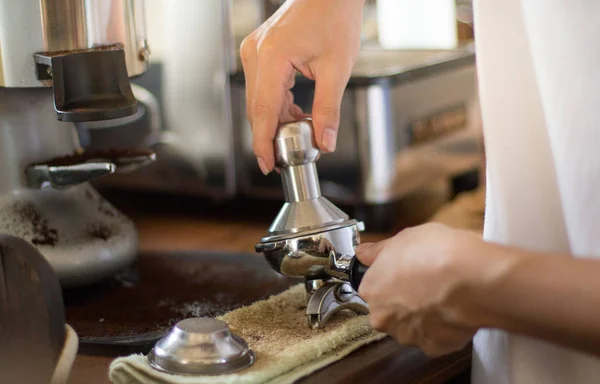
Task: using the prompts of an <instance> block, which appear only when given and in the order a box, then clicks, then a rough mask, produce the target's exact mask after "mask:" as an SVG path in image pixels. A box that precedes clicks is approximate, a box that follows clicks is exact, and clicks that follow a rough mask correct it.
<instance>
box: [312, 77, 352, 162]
mask: <svg viewBox="0 0 600 384" xmlns="http://www.w3.org/2000/svg"><path fill="white" fill-rule="evenodd" d="M340 72H342V71H339V70H338V69H336V68H331V69H329V70H326V71H323V72H317V75H318V77H316V76H315V98H314V102H313V108H312V119H313V124H314V128H315V141H316V142H317V145H318V146H319V148H320V149H321V150H322V151H324V152H333V151H335V147H336V142H337V134H338V128H339V125H340V107H341V104H342V96H343V95H344V89H345V88H346V84H347V83H348V78H349V76H350V75H349V73H348V74H347V75H345V74H340Z"/></svg>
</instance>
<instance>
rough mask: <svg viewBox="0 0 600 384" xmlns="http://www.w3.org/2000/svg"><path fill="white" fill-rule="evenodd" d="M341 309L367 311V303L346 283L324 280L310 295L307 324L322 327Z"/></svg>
mask: <svg viewBox="0 0 600 384" xmlns="http://www.w3.org/2000/svg"><path fill="white" fill-rule="evenodd" d="M342 309H349V310H352V311H354V312H356V313H358V314H360V315H367V314H368V313H369V306H368V305H367V303H366V302H365V301H364V300H363V299H362V298H361V297H360V296H358V294H357V293H356V292H355V291H354V290H353V289H352V287H351V286H350V284H348V283H340V282H326V283H325V284H323V285H321V286H320V287H319V288H318V289H317V290H316V291H315V292H314V293H313V294H312V296H311V297H310V299H309V301H308V305H307V308H306V316H307V321H308V326H309V327H311V328H313V329H317V328H323V327H325V325H326V324H327V322H328V321H329V320H330V319H331V318H332V317H333V316H334V315H335V314H336V313H338V312H339V311H341V310H342Z"/></svg>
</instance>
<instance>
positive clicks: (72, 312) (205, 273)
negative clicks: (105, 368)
mask: <svg viewBox="0 0 600 384" xmlns="http://www.w3.org/2000/svg"><path fill="white" fill-rule="evenodd" d="M300 281H301V280H298V279H291V278H287V277H285V276H282V275H280V274H278V273H277V272H275V271H273V270H272V268H271V267H270V266H269V264H268V263H267V262H266V261H265V260H264V258H262V257H260V256H257V255H255V254H235V253H214V252H213V253H208V252H197V251H196V252H193V251H181V252H153V253H142V254H141V255H140V256H139V258H138V260H137V262H136V264H135V265H134V266H133V267H132V268H130V269H129V270H127V271H124V272H123V273H122V274H120V275H118V276H116V277H115V278H113V279H111V280H110V281H107V282H105V283H103V284H98V285H95V286H92V287H87V288H82V289H77V290H70V291H65V293H64V296H65V307H66V319H67V323H68V324H70V325H71V326H72V327H73V328H74V329H75V331H76V332H77V334H78V335H79V338H80V351H81V352H82V353H86V354H94V355H119V354H123V353H148V352H149V351H150V350H151V349H152V347H153V346H154V344H155V343H156V342H157V341H158V340H159V339H160V338H162V337H163V336H165V335H166V334H168V333H169V331H170V330H171V329H172V327H173V326H174V325H175V324H176V323H178V322H179V321H181V320H183V319H186V318H190V317H215V316H219V315H222V314H224V313H226V312H229V311H231V310H234V309H236V308H239V307H242V306H245V305H249V304H252V303H253V302H255V301H258V300H261V299H265V298H267V297H269V296H271V295H275V294H277V293H280V292H282V291H284V290H285V289H286V288H288V287H289V286H291V285H292V284H296V283H298V282H300Z"/></svg>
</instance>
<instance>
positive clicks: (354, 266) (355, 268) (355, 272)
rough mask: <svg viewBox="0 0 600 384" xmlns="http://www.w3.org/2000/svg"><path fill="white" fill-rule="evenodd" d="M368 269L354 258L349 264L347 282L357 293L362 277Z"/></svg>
mask: <svg viewBox="0 0 600 384" xmlns="http://www.w3.org/2000/svg"><path fill="white" fill-rule="evenodd" d="M368 269H369V267H367V266H366V265H364V264H363V263H361V262H360V261H359V260H358V258H357V257H356V256H354V258H353V259H352V261H351V262H350V269H349V270H350V274H349V276H348V280H349V281H350V285H351V286H352V289H354V290H355V291H356V292H358V287H359V286H360V283H361V282H362V279H363V276H364V275H365V273H367V270H368Z"/></svg>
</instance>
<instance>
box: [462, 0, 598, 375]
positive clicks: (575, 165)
mask: <svg viewBox="0 0 600 384" xmlns="http://www.w3.org/2000/svg"><path fill="white" fill-rule="evenodd" d="M475 38H476V45H477V66H478V77H479V86H480V102H481V112H482V118H483V126H484V134H485V145H486V157H487V202H486V204H487V206H486V220H485V230H484V237H485V238H486V240H489V241H494V242H499V243H504V244H510V245H513V246H519V247H521V248H526V249H531V250H537V251H552V252H562V253H565V254H573V255H574V257H600V1H597V0H475ZM598 278H600V276H598ZM599 294H600V293H599ZM574 300H576V298H574ZM598 321H599V322H600V319H598ZM473 382H474V383H476V384H483V383H485V384H496V383H497V384H500V383H501V384H504V383H515V384H520V383H543V384H553V383H600V359H598V358H595V357H592V356H589V355H585V354H583V353H580V352H576V351H573V350H570V349H566V348H562V347H559V346H556V345H552V344H549V343H545V342H542V341H538V340H533V339H530V338H526V337H522V336H518V335H513V334H508V333H506V332H502V331H495V330H494V331H488V330H483V331H480V332H479V333H478V334H477V335H476V337H475V341H474V353H473Z"/></svg>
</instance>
